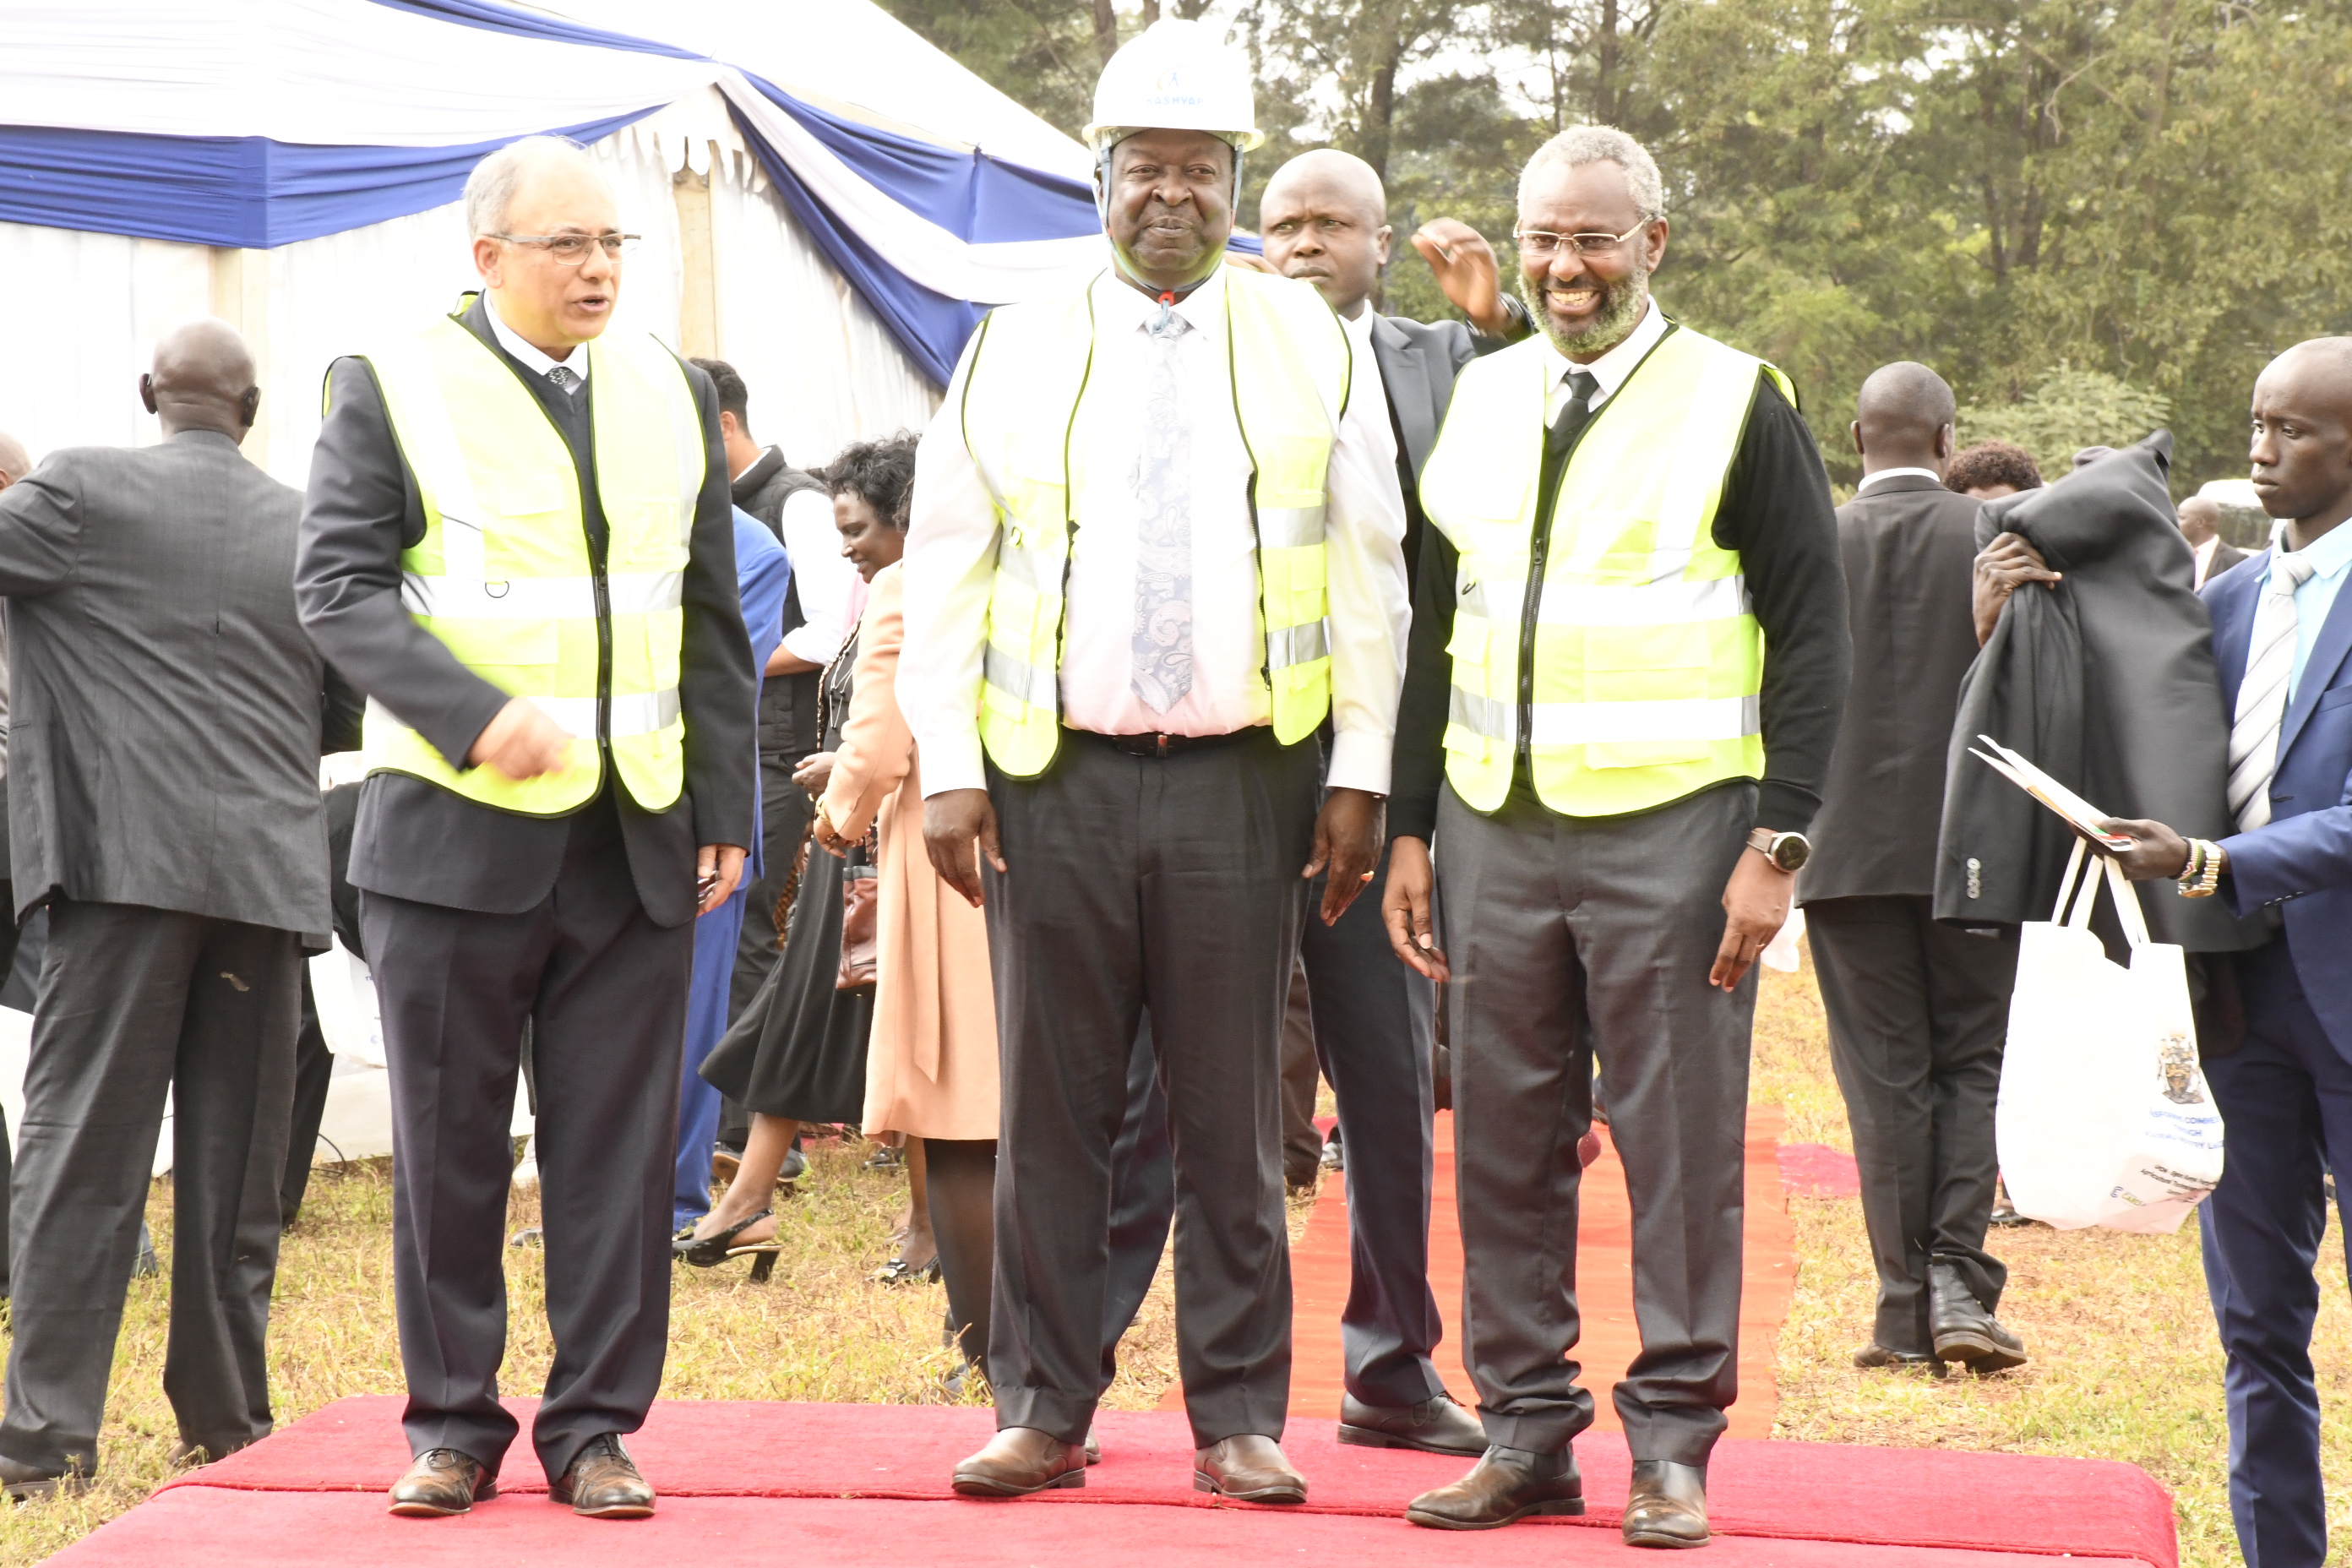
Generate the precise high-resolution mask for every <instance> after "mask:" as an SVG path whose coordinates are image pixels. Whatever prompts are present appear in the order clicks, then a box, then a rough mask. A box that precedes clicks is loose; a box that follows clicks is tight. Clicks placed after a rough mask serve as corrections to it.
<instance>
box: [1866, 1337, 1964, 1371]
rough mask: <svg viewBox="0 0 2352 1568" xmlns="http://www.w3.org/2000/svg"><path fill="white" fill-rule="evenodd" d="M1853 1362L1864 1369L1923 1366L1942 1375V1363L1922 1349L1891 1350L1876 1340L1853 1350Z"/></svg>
mask: <svg viewBox="0 0 2352 1568" xmlns="http://www.w3.org/2000/svg"><path fill="white" fill-rule="evenodd" d="M1853 1364H1854V1365H1856V1366H1858V1367H1861V1368H1863V1369H1864V1370H1865V1371H1868V1370H1870V1369H1873V1368H1875V1367H1882V1366H1909V1367H1925V1368H1926V1369H1927V1372H1928V1373H1930V1374H1931V1375H1933V1376H1936V1377H1941V1376H1943V1375H1944V1363H1942V1362H1941V1361H1939V1360H1937V1358H1936V1357H1934V1356H1932V1355H1929V1354H1927V1352H1924V1351H1891V1350H1888V1349H1887V1348H1886V1347H1885V1345H1883V1344H1880V1343H1879V1342H1877V1341H1876V1340H1873V1341H1871V1342H1869V1343H1868V1344H1866V1345H1864V1346H1863V1347H1862V1348H1861V1349H1860V1350H1858V1351H1856V1352H1853Z"/></svg>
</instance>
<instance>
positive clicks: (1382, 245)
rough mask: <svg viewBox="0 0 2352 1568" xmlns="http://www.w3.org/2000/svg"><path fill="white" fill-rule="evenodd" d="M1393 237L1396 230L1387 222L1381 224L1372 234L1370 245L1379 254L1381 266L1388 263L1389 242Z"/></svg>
mask: <svg viewBox="0 0 2352 1568" xmlns="http://www.w3.org/2000/svg"><path fill="white" fill-rule="evenodd" d="M1395 237H1396V230H1395V229H1393V228H1391V227H1390V226H1388V225H1387V224H1382V225H1381V226H1380V232H1379V233H1377V234H1375V235H1373V236H1372V247H1373V249H1374V250H1375V251H1376V252H1377V253H1378V254H1379V256H1380V258H1381V266H1383V267H1386V266H1387V265H1388V264H1389V242H1390V241H1391V240H1392V239H1394V238H1395Z"/></svg>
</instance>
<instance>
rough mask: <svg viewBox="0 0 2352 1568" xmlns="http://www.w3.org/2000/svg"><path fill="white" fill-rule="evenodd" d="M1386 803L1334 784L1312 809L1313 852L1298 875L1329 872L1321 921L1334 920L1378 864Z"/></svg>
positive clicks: (1367, 793)
mask: <svg viewBox="0 0 2352 1568" xmlns="http://www.w3.org/2000/svg"><path fill="white" fill-rule="evenodd" d="M1387 820H1388V802H1387V800H1386V799H1384V798H1383V797H1381V796H1380V795H1373V794H1372V793H1370V791H1368V790H1360V789H1335V790H1331V791H1329V792H1328V793H1327V794H1326V795H1324V797H1323V809H1322V810H1320V811H1318V812H1317V813H1316V814H1315V855H1314V858H1312V859H1310V860H1308V861H1307V868H1306V869H1305V870H1303V871H1301V872H1299V873H1298V874H1299V875H1300V876H1302V877H1305V878H1307V879H1309V880H1310V881H1311V880H1313V879H1315V878H1316V877H1318V876H1320V875H1322V874H1323V873H1324V872H1325V871H1326V870H1328V871H1329V872H1330V879H1328V881H1326V882H1325V883H1324V884H1323V923H1324V924H1325V925H1327V926H1328V925H1337V924H1338V923H1339V917H1340V916H1341V915H1343V914H1345V913H1347V912H1348V906H1349V904H1352V903H1354V902H1355V901H1356V895H1357V894H1358V893H1360V892H1362V891H1363V890H1364V886H1365V884H1366V883H1368V882H1370V880H1371V879H1372V872H1373V871H1374V870H1375V869H1376V868H1378V867H1379V866H1380V863H1381V826H1382V825H1383V824H1385V823H1386V822H1387Z"/></svg>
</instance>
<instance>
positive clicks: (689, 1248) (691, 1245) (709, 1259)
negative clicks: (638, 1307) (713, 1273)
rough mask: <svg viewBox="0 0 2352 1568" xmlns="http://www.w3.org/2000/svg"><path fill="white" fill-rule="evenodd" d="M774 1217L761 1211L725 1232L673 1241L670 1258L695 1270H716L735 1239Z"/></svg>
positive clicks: (769, 1210)
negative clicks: (692, 1266)
mask: <svg viewBox="0 0 2352 1568" xmlns="http://www.w3.org/2000/svg"><path fill="white" fill-rule="evenodd" d="M775 1217H776V1216H775V1212H774V1211H773V1210H772V1209H761V1211H760V1212H759V1213H758V1214H755V1215H750V1216H748V1217H747V1218H743V1219H739V1220H737V1221H736V1222H735V1223H734V1224H733V1225H730V1226H728V1227H727V1228H726V1229H725V1230H721V1231H715V1232H713V1233H712V1234H710V1235H709V1236H706V1237H703V1238H702V1239H701V1240H700V1241H697V1240H695V1239H694V1238H693V1237H690V1236H689V1237H687V1238H686V1239H685V1240H683V1241H673V1242H671V1243H670V1256H671V1257H673V1258H677V1259H679V1260H680V1261H683V1262H687V1263H691V1264H693V1265H694V1266H695V1267H696V1268H718V1267H719V1265H720V1264H722V1263H724V1262H726V1261H727V1259H728V1258H730V1256H731V1255H732V1252H733V1249H734V1244H735V1238H736V1237H739V1236H740V1235H742V1234H743V1233H744V1232H745V1231H747V1230H749V1229H751V1227H752V1226H755V1225H757V1224H759V1223H760V1222H761V1220H763V1219H773V1218H775Z"/></svg>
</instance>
